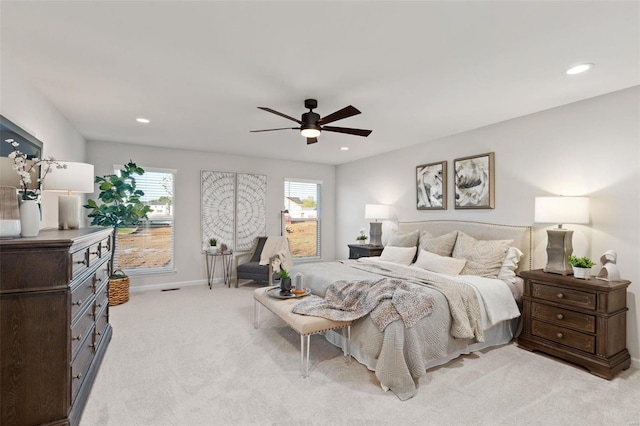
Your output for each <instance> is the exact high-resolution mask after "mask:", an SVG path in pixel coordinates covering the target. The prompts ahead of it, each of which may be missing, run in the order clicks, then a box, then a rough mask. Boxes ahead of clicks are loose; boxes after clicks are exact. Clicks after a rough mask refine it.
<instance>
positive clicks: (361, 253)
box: [347, 244, 384, 259]
mask: <svg viewBox="0 0 640 426" xmlns="http://www.w3.org/2000/svg"><path fill="white" fill-rule="evenodd" d="M347 246H349V259H358V258H360V257H373V256H380V255H381V254H382V249H384V246H374V245H371V244H347Z"/></svg>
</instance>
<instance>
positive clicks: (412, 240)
mask: <svg viewBox="0 0 640 426" xmlns="http://www.w3.org/2000/svg"><path fill="white" fill-rule="evenodd" d="M419 236H420V231H418V230H417V229H416V230H415V231H413V232H409V233H408V234H401V233H399V232H393V233H392V234H391V236H390V237H389V241H388V242H387V246H393V247H417V246H418V237H419Z"/></svg>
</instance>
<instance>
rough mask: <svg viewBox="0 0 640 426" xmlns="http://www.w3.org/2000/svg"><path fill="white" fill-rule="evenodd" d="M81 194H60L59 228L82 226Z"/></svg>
mask: <svg viewBox="0 0 640 426" xmlns="http://www.w3.org/2000/svg"><path fill="white" fill-rule="evenodd" d="M80 204H81V202H80V196H79V195H60V196H59V197H58V228H59V229H78V228H80Z"/></svg>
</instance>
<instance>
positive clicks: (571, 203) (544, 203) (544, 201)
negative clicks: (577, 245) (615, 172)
mask: <svg viewBox="0 0 640 426" xmlns="http://www.w3.org/2000/svg"><path fill="white" fill-rule="evenodd" d="M534 220H535V222H536V223H557V224H558V227H557V228H554V229H548V230H547V266H545V267H544V271H545V272H550V273H553V274H560V275H571V274H573V269H572V268H571V265H570V264H569V257H570V256H571V254H572V253H573V243H572V239H573V231H572V230H569V229H564V228H563V227H562V225H563V224H565V223H576V224H579V223H589V198H587V197H561V196H557V197H536V199H535V219H534Z"/></svg>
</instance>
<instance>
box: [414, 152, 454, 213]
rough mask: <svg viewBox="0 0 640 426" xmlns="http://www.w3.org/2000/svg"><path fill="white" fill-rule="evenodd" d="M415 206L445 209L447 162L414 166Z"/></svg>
mask: <svg viewBox="0 0 640 426" xmlns="http://www.w3.org/2000/svg"><path fill="white" fill-rule="evenodd" d="M416 208H417V209H418V210H446V209H447V162H446V161H441V162H439V163H430V164H421V165H419V166H416Z"/></svg>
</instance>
